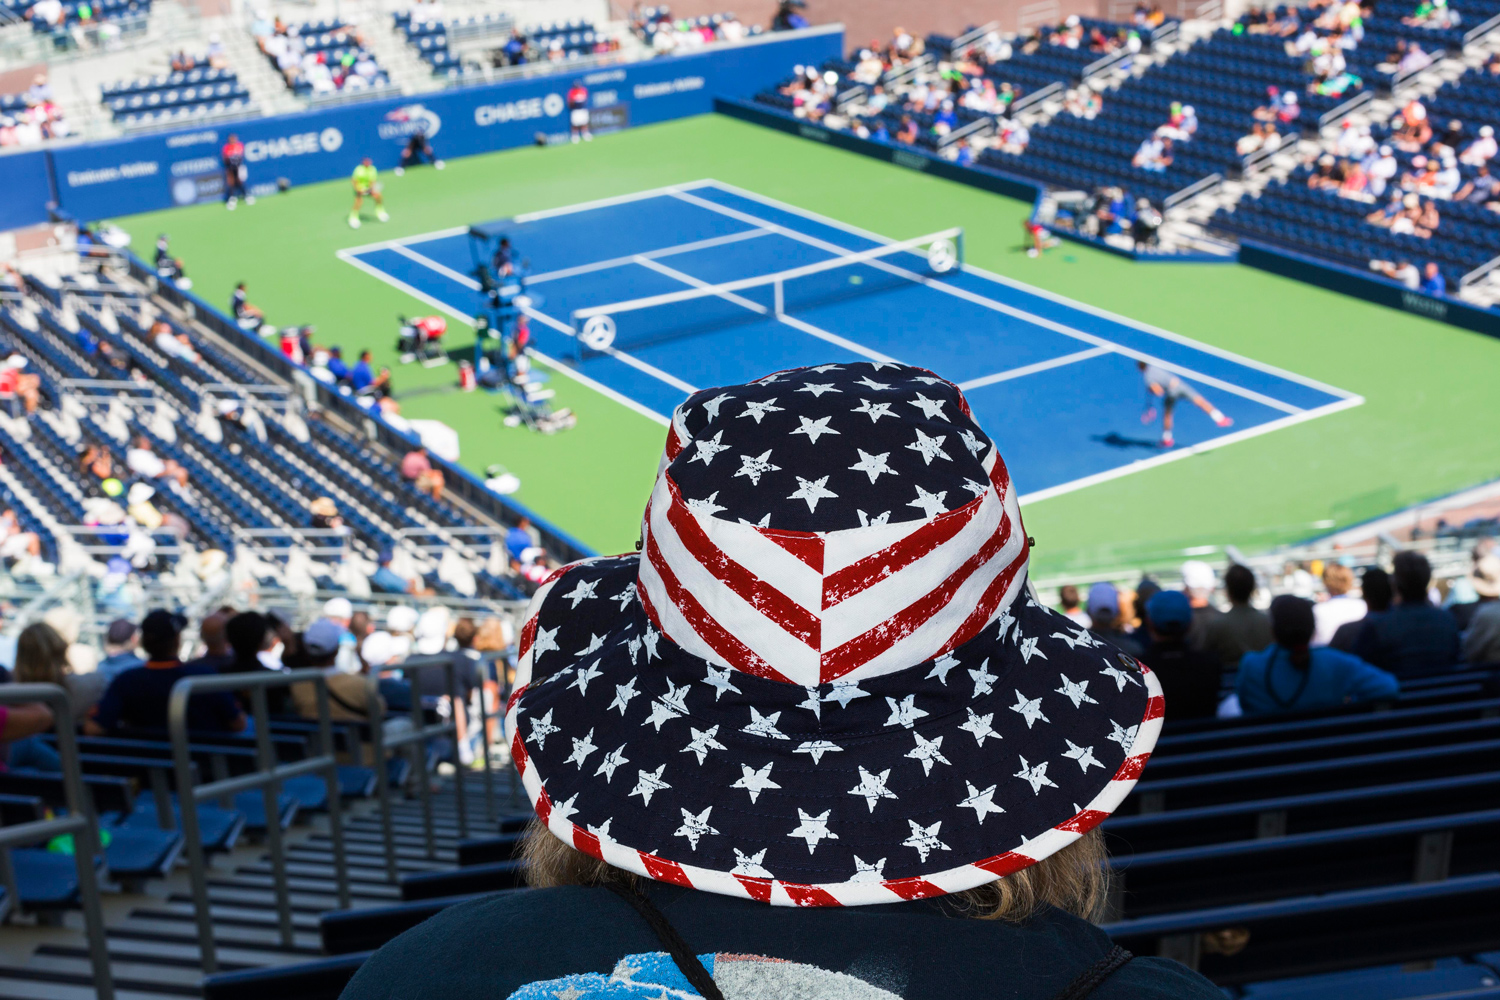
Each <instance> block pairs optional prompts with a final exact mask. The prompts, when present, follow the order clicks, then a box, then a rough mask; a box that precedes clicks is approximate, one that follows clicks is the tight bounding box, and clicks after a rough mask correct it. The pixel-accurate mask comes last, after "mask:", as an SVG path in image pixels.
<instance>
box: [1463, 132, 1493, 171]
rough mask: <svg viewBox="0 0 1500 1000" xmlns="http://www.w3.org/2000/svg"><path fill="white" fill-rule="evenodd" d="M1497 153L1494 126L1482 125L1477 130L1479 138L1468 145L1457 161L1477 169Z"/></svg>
mask: <svg viewBox="0 0 1500 1000" xmlns="http://www.w3.org/2000/svg"><path fill="white" fill-rule="evenodd" d="M1497 152H1500V144H1497V143H1496V141H1495V129H1494V126H1492V125H1483V126H1481V127H1480V129H1479V138H1477V139H1475V140H1474V141H1473V142H1471V143H1469V145H1468V147H1467V148H1466V149H1464V151H1463V152H1462V153H1460V154H1459V156H1458V160H1459V162H1460V163H1463V164H1464V165H1466V166H1470V167H1478V166H1482V165H1483V164H1486V163H1488V162H1490V161H1491V160H1493V159H1494V158H1495V155H1496V153H1497Z"/></svg>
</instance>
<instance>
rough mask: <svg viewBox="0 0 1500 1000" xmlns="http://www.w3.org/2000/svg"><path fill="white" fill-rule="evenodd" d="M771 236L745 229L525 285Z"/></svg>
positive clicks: (538, 277) (539, 277) (550, 274)
mask: <svg viewBox="0 0 1500 1000" xmlns="http://www.w3.org/2000/svg"><path fill="white" fill-rule="evenodd" d="M772 235H775V234H774V233H772V232H771V231H770V230H769V229H746V230H742V231H741V232H738V233H730V234H729V235H727V236H713V237H710V238H708V239H706V240H698V241H697V242H695V243H679V244H677V245H676V246H670V247H663V248H662V249H660V250H647V251H645V252H644V253H638V254H629V255H627V256H625V257H613V258H611V259H609V260H601V261H596V262H595V263H593V264H579V265H578V266H577V267H565V268H562V269H561V270H558V271H544V272H542V273H541V274H532V275H528V276H527V278H526V283H527V284H528V285H535V284H539V283H541V282H544V281H556V280H558V279H559V278H573V277H576V276H578V275H580V274H589V273H591V272H593V271H607V270H609V269H610V268H612V267H622V266H624V265H625V264H629V263H632V262H633V261H635V260H636V259H637V258H640V257H646V258H649V259H652V260H655V259H657V258H659V257H672V256H675V255H676V254H680V253H692V252H693V251H694V250H707V249H709V248H710V247H721V246H725V245H726V244H729V243H738V242H740V241H741V240H753V239H755V238H757V237H760V236H772Z"/></svg>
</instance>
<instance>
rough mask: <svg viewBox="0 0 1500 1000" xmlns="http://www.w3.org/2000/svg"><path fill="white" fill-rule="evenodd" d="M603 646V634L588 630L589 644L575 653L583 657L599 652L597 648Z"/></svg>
mask: <svg viewBox="0 0 1500 1000" xmlns="http://www.w3.org/2000/svg"><path fill="white" fill-rule="evenodd" d="M610 600H614V598H610ZM603 648H604V636H602V635H597V634H595V633H593V632H590V633H589V644H588V645H587V646H585V647H583V648H582V649H580V650H579V651H578V652H577V654H576V655H577V656H579V657H580V658H581V657H585V656H589V655H591V654H593V653H597V652H599V650H601V649H603ZM595 662H596V663H597V662H598V661H597V660H596V661H595Z"/></svg>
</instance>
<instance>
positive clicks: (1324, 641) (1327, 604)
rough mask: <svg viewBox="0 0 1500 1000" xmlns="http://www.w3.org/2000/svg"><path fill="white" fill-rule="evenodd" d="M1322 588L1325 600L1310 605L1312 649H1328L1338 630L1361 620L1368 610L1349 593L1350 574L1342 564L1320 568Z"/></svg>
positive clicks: (1358, 599) (1362, 601)
mask: <svg viewBox="0 0 1500 1000" xmlns="http://www.w3.org/2000/svg"><path fill="white" fill-rule="evenodd" d="M1323 587H1324V588H1325V589H1326V590H1327V591H1328V600H1326V601H1320V602H1318V603H1317V604H1314V605H1313V619H1314V620H1315V621H1316V622H1317V628H1316V629H1314V630H1313V637H1312V644H1313V645H1314V646H1327V645H1330V644H1331V643H1332V642H1333V637H1334V634H1335V633H1336V632H1338V630H1339V629H1341V628H1343V627H1344V626H1345V625H1348V624H1350V623H1351V622H1357V621H1359V620H1360V619H1362V618H1364V616H1365V615H1366V614H1367V613H1368V610H1369V609H1368V608H1367V607H1366V606H1365V602H1364V600H1363V599H1361V598H1358V597H1355V596H1354V595H1353V594H1351V593H1350V591H1351V590H1353V589H1354V573H1353V571H1352V570H1350V569H1349V567H1348V566H1345V565H1344V564H1343V563H1336V562H1331V563H1329V564H1328V565H1327V566H1325V567H1323Z"/></svg>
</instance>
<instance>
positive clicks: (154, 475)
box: [125, 434, 188, 486]
mask: <svg viewBox="0 0 1500 1000" xmlns="http://www.w3.org/2000/svg"><path fill="white" fill-rule="evenodd" d="M125 467H126V468H128V469H129V470H130V471H131V472H133V473H135V474H136V475H138V476H141V477H143V478H145V479H170V480H173V481H174V482H176V483H177V484H178V485H179V486H186V485H187V482H188V471H187V470H186V469H184V468H183V467H182V466H181V465H179V464H177V461H176V459H171V458H168V459H163V458H161V457H160V456H158V455H157V454H156V452H155V451H154V450H152V447H151V439H150V438H148V437H146V436H145V435H144V434H140V435H137V436H136V439H135V443H134V444H133V445H132V446H131V448H130V450H129V451H127V452H125Z"/></svg>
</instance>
